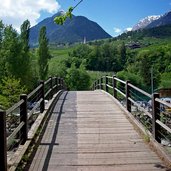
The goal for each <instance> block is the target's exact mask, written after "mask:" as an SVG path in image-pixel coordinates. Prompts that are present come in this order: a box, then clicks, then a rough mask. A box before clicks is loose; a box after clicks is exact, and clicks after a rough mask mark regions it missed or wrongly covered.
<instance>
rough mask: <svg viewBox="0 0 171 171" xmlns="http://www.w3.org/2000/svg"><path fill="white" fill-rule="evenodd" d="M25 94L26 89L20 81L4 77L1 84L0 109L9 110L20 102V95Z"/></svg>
mask: <svg viewBox="0 0 171 171" xmlns="http://www.w3.org/2000/svg"><path fill="white" fill-rule="evenodd" d="M25 92H26V88H25V87H24V86H21V84H20V80H18V79H15V78H14V77H4V78H3V79H2V83H1V84H0V108H1V109H7V108H9V107H10V106H12V105H13V104H14V103H16V102H17V101H18V100H19V97H20V94H22V93H25Z"/></svg>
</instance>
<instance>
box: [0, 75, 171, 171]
mask: <svg viewBox="0 0 171 171" xmlns="http://www.w3.org/2000/svg"><path fill="white" fill-rule="evenodd" d="M118 83H119V84H118ZM48 85H49V86H48ZM123 85H124V86H123ZM123 87H124V88H125V90H123ZM60 89H61V90H60ZM62 89H63V82H62V81H61V80H60V79H57V78H50V79H49V80H47V81H46V82H42V83H41V84H40V86H39V87H38V88H37V89H35V90H34V91H33V92H31V93H30V94H29V95H22V96H21V100H20V102H18V103H17V104H15V105H14V106H13V107H12V108H10V109H9V110H7V111H2V112H1V115H0V116H1V120H3V126H4V127H6V125H7V118H8V117H7V115H8V114H9V113H11V112H12V111H14V110H15V109H16V108H17V107H19V108H20V115H21V116H22V117H21V116H20V117H21V118H22V119H21V118H20V123H19V125H18V126H17V128H16V129H15V130H14V131H13V132H12V133H11V134H10V135H9V136H7V138H4V136H6V129H5V130H4V127H2V126H1V128H3V131H1V137H0V138H3V140H4V141H3V143H2V142H1V144H0V145H1V147H4V149H3V155H1V156H0V158H1V160H0V162H1V163H0V170H4V171H6V170H7V169H9V170H16V168H17V169H18V170H19V169H20V170H29V171H42V170H43V171H46V170H48V171H58V170H59V171H146V170H148V171H153V170H154V171H157V170H161V171H169V170H170V169H169V167H170V164H171V163H170V162H171V158H170V154H171V153H170V152H169V150H170V147H169V146H167V148H163V146H162V145H161V141H162V137H161V136H163V137H166V138H167V137H169V136H168V135H170V134H171V131H170V127H169V126H168V125H167V124H166V123H163V122H162V121H161V119H160V113H161V111H160V109H159V104H160V103H162V104H163V105H167V106H168V107H170V106H169V105H170V104H167V103H166V102H163V101H161V100H160V99H159V96H158V94H154V95H153V96H151V95H149V94H148V93H146V92H144V91H142V90H140V89H139V88H137V87H135V86H133V85H132V84H130V83H129V82H128V81H127V82H124V81H122V80H120V79H118V78H115V77H103V78H101V79H99V80H98V81H97V82H95V84H94V90H93V91H64V90H62ZM95 89H99V90H95ZM103 89H104V90H105V91H104V90H103ZM132 89H134V90H132ZM136 91H138V92H139V93H142V94H143V95H146V96H147V97H149V98H151V100H152V104H153V105H152V109H151V110H146V109H145V108H143V107H142V106H141V105H139V104H137V101H135V99H134V97H133V93H134V94H136V95H137V94H138V93H137V92H136ZM35 94H38V96H37V95H35ZM53 94H54V96H53ZM110 94H112V95H110ZM119 94H120V95H119ZM121 95H122V96H121ZM32 96H33V97H34V98H33V99H36V102H37V103H36V104H35V106H34V107H33V108H32V109H30V110H29V111H28V105H26V104H28V101H30V99H32V98H31V97H32ZM52 96H53V97H52ZM35 97H36V98H35ZM38 97H39V99H38ZM123 97H124V98H125V102H124V98H123ZM45 99H49V102H48V103H47V104H46V105H45V106H44V104H45ZM119 99H120V100H121V101H122V102H121V103H122V104H121V103H120V102H119ZM136 105H137V106H138V108H136V107H135V106H136ZM38 106H40V112H38V116H37V117H36V118H35V119H34V120H33V123H32V125H31V126H30V128H29V127H28V125H29V122H28V121H29V119H30V118H31V117H32V116H34V111H35V109H36V108H37V107H38ZM124 106H125V107H124ZM135 109H136V110H135ZM138 111H140V113H141V115H142V116H144V117H145V118H146V120H149V118H150V119H151V120H149V123H148V124H146V128H145V129H144V127H143V126H142V125H141V124H140V123H139V122H138V119H139V117H140V115H139V114H137V113H138ZM24 112H26V114H25V115H26V116H27V118H25V119H23V116H25V115H24ZM157 114H158V115H157ZM162 114H163V113H162ZM147 117H148V118H147ZM143 119H144V118H143ZM139 121H140V122H141V119H139ZM1 122H2V121H1ZM142 123H143V122H142ZM150 124H151V125H150ZM24 125H25V126H24ZM26 125H27V126H26ZM147 125H148V126H147ZM150 131H151V133H150ZM161 132H162V134H161ZM12 139H13V140H14V139H20V143H19V144H20V145H19V146H18V149H17V150H16V151H14V152H11V151H13V150H11V148H9V146H11V143H10V142H11V141H12ZM167 139H168V138H167ZM2 145H3V146H2ZM7 147H8V148H7ZM7 149H8V150H7ZM12 149H13V148H12ZM7 154H8V155H7ZM10 154H11V155H10ZM2 161H3V162H2Z"/></svg>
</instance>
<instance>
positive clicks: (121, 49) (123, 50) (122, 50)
mask: <svg viewBox="0 0 171 171" xmlns="http://www.w3.org/2000/svg"><path fill="white" fill-rule="evenodd" d="M118 51H119V56H120V58H119V63H120V66H121V70H122V69H123V68H124V66H125V63H126V47H125V43H124V42H122V44H121V45H120V46H119V49H118Z"/></svg>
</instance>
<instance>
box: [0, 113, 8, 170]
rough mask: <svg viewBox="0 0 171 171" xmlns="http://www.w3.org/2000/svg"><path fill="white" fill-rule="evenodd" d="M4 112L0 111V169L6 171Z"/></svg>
mask: <svg viewBox="0 0 171 171" xmlns="http://www.w3.org/2000/svg"><path fill="white" fill-rule="evenodd" d="M6 137H7V135H6V112H5V111H0V148H1V155H0V170H2V171H7V139H6Z"/></svg>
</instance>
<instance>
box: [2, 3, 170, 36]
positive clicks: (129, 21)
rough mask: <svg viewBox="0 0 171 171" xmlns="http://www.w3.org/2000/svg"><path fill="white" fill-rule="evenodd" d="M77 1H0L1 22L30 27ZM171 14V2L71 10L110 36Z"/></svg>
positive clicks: (89, 5)
mask: <svg viewBox="0 0 171 171" xmlns="http://www.w3.org/2000/svg"><path fill="white" fill-rule="evenodd" d="M78 2H79V0H17V1H14V0H5V1H4V0H0V4H1V6H0V19H2V20H3V22H4V23H6V24H12V25H13V26H14V27H15V28H16V29H17V30H19V28H20V25H21V24H22V22H23V21H24V20H26V19H29V21H30V22H31V25H32V26H33V25H35V24H36V23H37V22H39V21H41V20H43V19H44V18H46V17H49V16H52V15H53V14H55V13H56V12H57V11H59V10H62V9H63V10H65V11H66V10H67V9H68V7H70V6H74V5H76V4H77V3H78ZM170 10H171V0H83V2H82V3H81V4H80V5H79V6H78V7H77V8H76V9H75V10H74V15H82V16H85V17H87V18H89V19H90V20H92V21H95V22H97V23H98V24H99V25H100V26H101V27H102V28H103V29H104V30H105V31H106V32H108V33H109V34H111V35H112V36H116V35H117V34H120V33H121V32H122V31H124V30H125V29H127V28H131V27H133V26H134V25H135V24H136V23H137V22H138V21H139V20H140V19H142V18H144V17H147V16H150V15H161V14H164V13H166V12H168V11H170Z"/></svg>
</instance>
